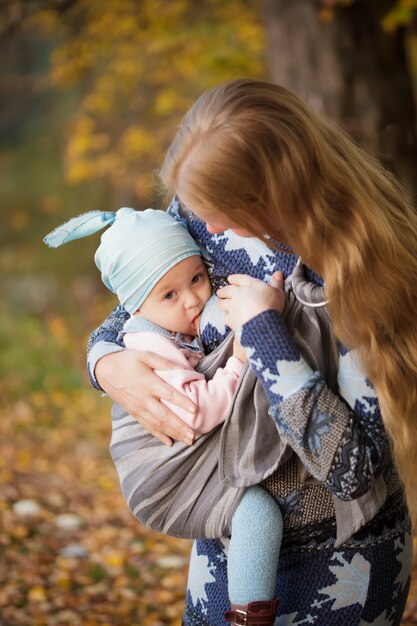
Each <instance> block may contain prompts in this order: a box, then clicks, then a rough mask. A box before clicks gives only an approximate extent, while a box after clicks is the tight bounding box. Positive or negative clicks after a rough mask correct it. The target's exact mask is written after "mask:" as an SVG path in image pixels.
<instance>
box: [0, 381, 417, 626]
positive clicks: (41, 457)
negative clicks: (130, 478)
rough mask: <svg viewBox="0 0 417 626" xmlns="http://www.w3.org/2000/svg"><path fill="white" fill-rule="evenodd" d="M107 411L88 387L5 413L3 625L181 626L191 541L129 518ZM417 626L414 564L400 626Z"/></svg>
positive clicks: (0, 538)
mask: <svg viewBox="0 0 417 626" xmlns="http://www.w3.org/2000/svg"><path fill="white" fill-rule="evenodd" d="M109 411H110V402H109V400H106V399H103V398H100V396H99V394H96V393H95V392H93V391H91V390H87V389H86V390H75V391H72V392H71V393H68V394H64V393H59V392H56V393H51V394H49V395H48V396H47V395H46V394H45V395H44V394H41V393H39V392H33V393H32V394H31V395H30V396H29V397H28V398H26V399H25V400H19V401H18V402H16V403H15V404H14V405H11V406H8V407H7V408H4V409H1V410H0V442H1V443H0V546H1V554H2V558H1V560H0V582H1V585H0V616H1V619H0V624H1V625H2V626H63V625H65V626H66V625H68V626H79V625H81V626H165V625H167V624H169V625H171V626H180V624H181V615H182V609H183V603H184V593H185V585H186V573H187V564H188V557H189V552H190V548H191V542H189V541H185V540H180V539H174V538H170V537H165V536H163V535H160V534H157V533H153V532H151V531H149V530H147V529H146V528H144V527H143V526H141V525H140V524H138V523H137V522H136V521H135V520H134V518H133V517H132V515H131V514H130V512H129V511H128V510H127V507H126V504H125V502H124V500H123V498H122V496H121V494H120V488H119V483H118V479H117V475H116V472H115V469H114V467H113V464H112V462H111V460H110V456H109V452H108V443H109V439H110V417H109ZM416 549H417V542H415V550H416ZM412 624H417V566H416V573H415V576H414V577H413V580H412V586H411V591H410V596H409V600H408V604H407V608H406V612H405V615H404V620H403V622H402V625H403V626H411V625H412Z"/></svg>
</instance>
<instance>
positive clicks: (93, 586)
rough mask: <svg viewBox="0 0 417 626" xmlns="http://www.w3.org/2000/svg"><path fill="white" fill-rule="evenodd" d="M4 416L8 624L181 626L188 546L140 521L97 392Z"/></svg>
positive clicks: (0, 526) (22, 404) (0, 605)
mask: <svg viewBox="0 0 417 626" xmlns="http://www.w3.org/2000/svg"><path fill="white" fill-rule="evenodd" d="M72 396H73V397H66V396H64V395H63V394H56V396H55V397H49V398H44V397H43V396H42V395H41V394H34V395H33V396H32V397H30V398H29V399H28V400H27V401H22V400H20V401H19V402H18V403H17V404H16V405H15V406H10V407H8V408H7V410H6V409H4V410H1V412H0V439H1V442H2V443H1V451H0V544H1V554H2V558H1V560H0V581H1V586H0V615H1V618H0V623H1V624H2V626H44V625H47V626H55V625H57V626H58V625H64V624H65V625H67V624H68V625H83V626H96V625H97V626H98V625H100V626H110V625H111V626H135V625H138V626H148V625H149V626H163V625H166V624H171V625H173V626H180V624H181V615H182V608H183V602H184V593H185V584H186V572H187V563H188V556H189V552H190V547H191V544H190V542H189V541H185V540H179V539H174V538H170V537H164V536H162V535H160V534H157V533H153V532H151V531H149V530H147V529H146V528H144V527H143V526H141V525H140V524H139V523H138V522H136V521H135V520H134V518H133V517H132V515H131V514H130V512H129V511H128V510H127V507H126V504H125V502H124V500H123V499H122V496H121V494H120V488H119V484H118V480H117V475H116V472H115V469H114V467H113V464H112V462H111V460H110V456H109V453H108V442H109V437H110V418H109V415H108V414H109V410H110V404H109V401H108V400H103V399H100V398H99V395H98V394H95V393H94V392H93V393H91V392H90V391H89V390H86V391H77V392H76V393H74V394H72Z"/></svg>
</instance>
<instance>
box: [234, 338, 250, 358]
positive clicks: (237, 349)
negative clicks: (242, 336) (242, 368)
mask: <svg viewBox="0 0 417 626" xmlns="http://www.w3.org/2000/svg"><path fill="white" fill-rule="evenodd" d="M233 356H235V357H236V358H237V359H239V361H242V363H246V361H247V360H248V359H247V357H246V352H245V351H244V349H243V348H242V346H241V345H240V343H239V342H238V340H237V339H236V337H235V338H234V340H233Z"/></svg>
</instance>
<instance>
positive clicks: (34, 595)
mask: <svg viewBox="0 0 417 626" xmlns="http://www.w3.org/2000/svg"><path fill="white" fill-rule="evenodd" d="M28 599H29V600H31V601H32V602H45V600H46V593H45V589H44V588H43V587H41V586H40V585H37V586H36V587H32V589H29V592H28Z"/></svg>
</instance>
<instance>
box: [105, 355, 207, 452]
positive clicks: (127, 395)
mask: <svg viewBox="0 0 417 626" xmlns="http://www.w3.org/2000/svg"><path fill="white" fill-rule="evenodd" d="M176 367H177V365H176V364H174V363H172V362H171V361H168V359H164V358H162V357H160V356H158V355H157V354H154V353H153V352H145V351H137V350H128V349H126V350H121V351H120V352H113V353H111V354H108V355H106V356H104V357H102V358H101V359H100V360H99V361H98V363H97V365H96V368H95V372H94V373H95V376H96V379H97V381H98V383H99V385H100V386H101V388H102V389H104V391H105V392H106V393H107V394H108V395H109V396H110V397H111V398H112V400H114V401H115V402H117V403H118V404H120V405H121V406H122V407H123V408H124V409H125V410H126V411H127V412H128V413H129V414H130V415H132V416H133V417H134V418H135V419H137V421H138V422H139V423H140V424H141V425H142V426H143V427H144V428H146V430H148V431H149V432H150V433H151V434H152V435H154V437H156V438H157V439H159V440H160V441H162V443H165V444H166V445H168V446H170V445H172V440H173V439H176V440H178V441H183V442H184V443H186V444H191V443H192V442H193V440H194V432H193V430H192V429H191V428H190V427H189V426H188V425H187V424H185V422H183V421H182V420H181V419H180V418H179V417H178V416H177V415H175V413H173V412H172V411H171V410H170V409H169V408H168V407H167V406H165V405H164V404H163V403H162V402H161V401H160V400H161V399H162V400H167V401H169V402H172V403H173V404H176V405H177V406H179V407H181V408H183V409H185V410H186V411H189V412H191V413H194V412H195V410H196V407H195V405H194V404H193V403H192V402H191V400H190V399H189V398H187V397H186V396H184V395H183V394H181V393H180V392H179V391H177V390H176V389H174V387H171V386H170V385H168V384H167V383H165V382H164V381H163V380H162V379H161V378H160V377H159V376H158V375H157V374H155V372H154V371H153V370H154V369H158V370H166V369H173V368H176Z"/></svg>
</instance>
